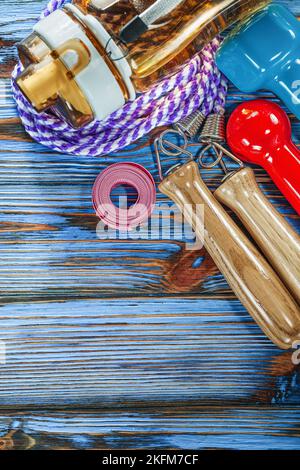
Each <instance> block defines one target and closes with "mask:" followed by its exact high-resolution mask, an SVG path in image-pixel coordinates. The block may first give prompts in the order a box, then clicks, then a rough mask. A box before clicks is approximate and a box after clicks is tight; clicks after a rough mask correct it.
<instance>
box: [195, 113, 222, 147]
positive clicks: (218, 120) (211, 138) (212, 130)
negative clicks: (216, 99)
mask: <svg viewBox="0 0 300 470" xmlns="http://www.w3.org/2000/svg"><path fill="white" fill-rule="evenodd" d="M225 129H226V121H225V116H224V114H221V113H219V114H210V115H209V116H208V117H207V119H206V121H205V124H204V126H203V129H202V132H201V134H200V137H199V141H200V142H201V143H204V144H209V143H213V142H220V143H225V142H226V130H225Z"/></svg>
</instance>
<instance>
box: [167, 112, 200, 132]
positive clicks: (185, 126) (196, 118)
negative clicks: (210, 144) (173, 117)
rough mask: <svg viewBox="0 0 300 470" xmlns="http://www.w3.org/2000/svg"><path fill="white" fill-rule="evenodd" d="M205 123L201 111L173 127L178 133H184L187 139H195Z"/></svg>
mask: <svg viewBox="0 0 300 470" xmlns="http://www.w3.org/2000/svg"><path fill="white" fill-rule="evenodd" d="M204 121H205V116H204V114H202V113H201V112H200V111H195V112H194V113H192V114H191V115H190V116H188V117H187V118H185V119H183V120H182V121H180V122H177V123H176V124H174V126H173V127H174V129H176V130H177V131H180V132H183V133H184V134H185V135H186V136H187V137H189V138H190V139H192V138H193V137H196V135H197V134H198V132H199V131H200V129H201V127H202V125H203V123H204Z"/></svg>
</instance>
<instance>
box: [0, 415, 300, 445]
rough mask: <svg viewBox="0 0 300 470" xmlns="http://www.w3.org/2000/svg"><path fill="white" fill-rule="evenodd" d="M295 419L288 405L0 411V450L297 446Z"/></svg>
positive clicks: (299, 438)
mask: <svg viewBox="0 0 300 470" xmlns="http://www.w3.org/2000/svg"><path fill="white" fill-rule="evenodd" d="M299 420H300V410H299V409H296V410H295V409H294V408H291V407H287V408H286V409H282V408H278V407H274V408H265V407H261V408H260V409H259V410H258V409H255V408H251V407H247V408H239V407H238V408H236V409H230V408H226V409H223V408H218V407H209V408H207V407H199V406H188V407H187V406H178V407H176V409H174V408H160V409H156V408H152V407H151V406H150V407H148V408H146V409H143V408H136V409H135V410H132V411H130V410H126V409H125V410H123V411H119V410H110V411H104V412H94V411H90V412H89V411H85V412H82V411H81V410H80V409H78V410H76V411H72V412H55V413H49V412H43V411H41V412H32V413H28V412H15V413H13V414H9V413H7V414H2V415H0V433H2V438H0V448H2V449H13V450H24V449H33V450H35V449H36V450H49V449H55V450H62V449H92V450H96V449H102V450H108V449H158V450H159V449H165V448H167V449H181V448H182V447H184V448H185V449H193V450H208V449H236V448H239V449H244V450H248V449H254V450H256V449H272V450H276V449H284V450H297V449H299V445H300V429H299Z"/></svg>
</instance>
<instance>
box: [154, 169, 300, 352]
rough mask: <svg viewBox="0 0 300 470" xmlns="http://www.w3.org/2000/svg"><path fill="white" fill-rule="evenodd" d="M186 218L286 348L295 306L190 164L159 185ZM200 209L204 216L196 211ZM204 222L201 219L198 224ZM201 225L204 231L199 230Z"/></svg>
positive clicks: (299, 330)
mask: <svg viewBox="0 0 300 470" xmlns="http://www.w3.org/2000/svg"><path fill="white" fill-rule="evenodd" d="M159 189H160V191H161V192H162V193H163V194H166V195H167V196H168V197H170V198H171V199H172V200H173V201H174V202H175V203H176V204H177V205H178V207H179V208H180V210H181V212H182V213H183V214H184V216H185V218H186V220H187V221H188V222H189V223H190V224H191V225H192V227H193V229H194V231H195V233H196V235H197V236H198V238H199V239H200V240H202V242H203V243H204V246H205V248H206V249H207V251H208V252H209V254H210V255H211V257H212V258H213V260H214V261H215V263H216V265H217V267H218V268H219V270H220V271H221V272H222V274H223V275H224V276H225V278H226V280H227V282H228V284H229V285H230V287H231V288H232V290H233V291H234V292H235V294H236V295H237V297H238V298H239V299H240V301H241V302H242V303H243V305H244V306H245V308H246V309H247V310H248V312H249V313H250V315H252V317H253V318H254V320H255V321H256V322H257V324H258V325H259V326H260V327H261V329H262V330H263V331H264V333H265V334H266V335H267V336H268V337H269V338H270V339H271V341H273V342H274V343H275V344H276V345H277V346H279V347H280V348H282V349H289V348H290V347H292V345H293V343H294V342H295V341H297V340H298V339H300V308H299V306H298V305H297V303H296V302H295V300H294V299H293V298H292V296H291V295H290V293H289V292H288V290H287V289H286V287H285V286H284V285H283V283H282V281H281V280H280V279H279V277H278V276H277V274H276V273H275V271H274V270H273V269H272V268H271V266H270V265H269V263H268V262H267V261H266V260H265V258H264V257H263V256H262V255H261V254H260V253H259V252H258V250H257V249H256V248H255V247H254V245H253V244H252V243H251V242H250V241H249V240H248V238H247V237H246V235H245V234H244V233H243V232H242V231H241V230H240V229H239V227H238V226H237V225H236V224H235V222H234V221H233V220H232V219H231V217H230V216H229V215H228V214H227V212H226V211H225V209H223V207H222V206H221V204H220V203H219V202H218V201H217V200H216V199H215V197H214V196H213V194H212V193H211V192H210V191H209V189H208V188H207V186H206V185H205V183H204V181H203V180H202V178H201V176H200V172H199V169H198V165H197V164H196V163H195V162H189V163H187V164H186V165H183V166H182V167H180V168H179V169H177V170H176V171H174V172H173V173H172V174H170V175H169V176H168V177H167V178H165V180H164V181H163V182H162V183H161V184H160V186H159ZM201 205H202V206H204V217H203V216H202V212H203V211H201V210H197V208H198V207H200V206H201ZM203 219H204V220H203ZM203 224H204V230H203V229H202V228H203Z"/></svg>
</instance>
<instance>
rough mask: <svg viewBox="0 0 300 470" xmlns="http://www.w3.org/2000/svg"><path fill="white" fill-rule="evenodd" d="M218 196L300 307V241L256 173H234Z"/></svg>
mask: <svg viewBox="0 0 300 470" xmlns="http://www.w3.org/2000/svg"><path fill="white" fill-rule="evenodd" d="M214 195H215V197H216V198H217V199H218V201H220V202H221V203H223V204H224V205H226V206H227V207H229V208H230V209H231V210H232V211H233V212H234V213H235V214H236V215H237V216H238V217H239V219H240V220H241V221H242V223H243V225H244V226H245V228H246V229H247V230H248V232H249V233H250V234H251V236H252V238H253V239H254V240H255V241H256V243H257V244H258V246H259V247H260V248H261V250H262V252H263V253H264V255H265V256H266V258H267V259H268V260H269V262H270V263H271V264H272V266H273V268H274V269H275V271H276V272H277V273H278V275H279V276H280V277H281V279H282V281H283V282H284V284H285V286H286V287H288V288H289V290H290V291H291V293H292V294H293V296H294V298H295V299H296V300H297V301H298V302H299V305H300V238H299V236H298V235H297V233H296V232H295V231H294V230H293V229H292V227H291V226H290V225H289V224H288V222H286V220H285V219H284V218H283V217H282V216H281V215H280V214H279V212H278V211H276V209H275V208H274V207H273V206H272V204H271V203H270V202H269V201H268V199H267V198H266V197H265V195H264V194H263V192H262V191H261V189H260V188H259V186H258V184H257V182H256V179H255V175H254V171H253V170H252V169H251V168H242V169H241V170H239V171H237V172H234V173H232V174H231V175H229V176H228V177H227V178H226V179H225V181H224V182H223V184H222V185H221V186H219V188H218V189H217V190H216V191H215V193H214Z"/></svg>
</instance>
